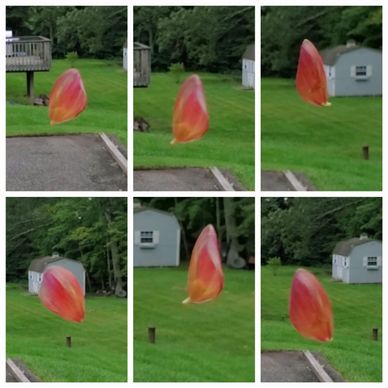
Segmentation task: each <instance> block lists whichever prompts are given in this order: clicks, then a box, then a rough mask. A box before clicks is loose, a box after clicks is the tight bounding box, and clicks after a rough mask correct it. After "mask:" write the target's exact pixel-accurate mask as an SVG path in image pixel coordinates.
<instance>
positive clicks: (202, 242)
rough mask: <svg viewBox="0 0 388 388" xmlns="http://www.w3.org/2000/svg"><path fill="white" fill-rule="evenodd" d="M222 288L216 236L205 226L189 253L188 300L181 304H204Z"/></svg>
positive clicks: (219, 256)
mask: <svg viewBox="0 0 388 388" xmlns="http://www.w3.org/2000/svg"><path fill="white" fill-rule="evenodd" d="M223 287H224V274H223V271H222V265H221V255H220V250H219V248H218V240H217V234H216V231H215V229H214V227H213V225H208V226H206V227H205V228H204V229H203V230H202V232H201V234H200V235H199V237H198V239H197V241H196V242H195V245H194V248H193V251H192V253H191V260H190V265H189V274H188V281H187V293H188V298H187V299H185V300H184V301H183V303H204V302H208V301H211V300H214V299H215V298H217V297H218V295H219V294H220V293H221V291H222V289H223Z"/></svg>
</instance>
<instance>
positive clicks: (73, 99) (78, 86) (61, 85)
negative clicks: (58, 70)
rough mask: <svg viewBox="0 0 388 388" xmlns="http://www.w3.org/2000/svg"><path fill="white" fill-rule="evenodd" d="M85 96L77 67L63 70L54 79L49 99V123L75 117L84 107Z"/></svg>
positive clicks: (61, 121) (53, 123)
mask: <svg viewBox="0 0 388 388" xmlns="http://www.w3.org/2000/svg"><path fill="white" fill-rule="evenodd" d="M86 104H87V96H86V92H85V88H84V84H83V82H82V79H81V75H80V73H79V72H78V70H77V69H69V70H67V71H65V72H64V73H63V74H61V75H60V77H59V78H58V79H57V80H56V81H55V84H54V86H53V88H52V90H51V94H50V101H49V117H50V124H51V125H55V124H59V123H63V122H65V121H69V120H72V119H75V118H76V117H77V116H78V115H79V114H80V113H81V112H82V111H83V110H84V109H85V108H86Z"/></svg>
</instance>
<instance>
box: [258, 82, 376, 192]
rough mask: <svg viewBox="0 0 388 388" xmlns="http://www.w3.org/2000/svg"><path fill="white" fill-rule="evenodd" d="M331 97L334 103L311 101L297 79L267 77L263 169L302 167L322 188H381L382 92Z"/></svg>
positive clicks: (263, 95)
mask: <svg viewBox="0 0 388 388" xmlns="http://www.w3.org/2000/svg"><path fill="white" fill-rule="evenodd" d="M330 101H331V103H332V106H331V107H322V108H320V107H316V106H313V105H310V104H306V103H304V102H303V101H302V100H301V98H300V97H299V95H298V94H297V92H296V89H295V81H294V80H286V79H262V81H261V139H262V143H261V167H262V169H264V170H284V169H290V170H294V171H299V172H303V173H304V174H306V176H307V177H308V178H309V179H310V180H311V182H312V183H313V184H314V186H315V187H316V188H317V189H318V190H349V191H354V190H356V191H358V190H359V191H361V190H367V191H371V190H372V191H373V190H381V188H382V99H381V97H337V98H331V99H330ZM364 145H369V149H370V160H367V161H366V160H363V159H362V150H361V149H362V146H364Z"/></svg>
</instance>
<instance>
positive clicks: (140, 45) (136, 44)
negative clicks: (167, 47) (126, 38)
mask: <svg viewBox="0 0 388 388" xmlns="http://www.w3.org/2000/svg"><path fill="white" fill-rule="evenodd" d="M133 49H134V50H151V47H150V46H147V45H146V44H144V43H140V42H133Z"/></svg>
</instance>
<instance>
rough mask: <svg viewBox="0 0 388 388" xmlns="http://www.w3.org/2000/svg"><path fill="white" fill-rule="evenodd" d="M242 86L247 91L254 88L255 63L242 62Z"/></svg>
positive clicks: (250, 61) (246, 60)
mask: <svg viewBox="0 0 388 388" xmlns="http://www.w3.org/2000/svg"><path fill="white" fill-rule="evenodd" d="M242 86H243V87H244V88H249V89H254V88H255V61H252V60H250V59H243V60H242Z"/></svg>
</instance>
